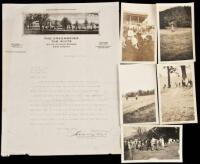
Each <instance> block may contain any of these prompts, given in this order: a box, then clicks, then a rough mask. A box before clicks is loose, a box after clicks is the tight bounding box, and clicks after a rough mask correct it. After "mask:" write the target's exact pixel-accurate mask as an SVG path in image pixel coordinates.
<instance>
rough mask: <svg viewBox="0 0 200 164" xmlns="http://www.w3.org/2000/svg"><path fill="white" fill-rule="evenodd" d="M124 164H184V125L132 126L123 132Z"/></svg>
mask: <svg viewBox="0 0 200 164" xmlns="http://www.w3.org/2000/svg"><path fill="white" fill-rule="evenodd" d="M121 147H122V157H121V158H122V159H121V160H122V162H123V163H139V162H182V125H138V126H137V125H131V126H123V130H122V139H121Z"/></svg>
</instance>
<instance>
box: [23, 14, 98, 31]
mask: <svg viewBox="0 0 200 164" xmlns="http://www.w3.org/2000/svg"><path fill="white" fill-rule="evenodd" d="M24 34H99V13H63V14H61V13H54V14H52V13H29V14H25V15H24Z"/></svg>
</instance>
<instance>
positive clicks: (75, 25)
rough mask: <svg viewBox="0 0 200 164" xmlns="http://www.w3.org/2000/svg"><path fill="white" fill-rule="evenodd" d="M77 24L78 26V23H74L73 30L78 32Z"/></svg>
mask: <svg viewBox="0 0 200 164" xmlns="http://www.w3.org/2000/svg"><path fill="white" fill-rule="evenodd" d="M78 24H79V23H78V21H76V22H75V24H74V29H75V30H78V29H79V28H78Z"/></svg>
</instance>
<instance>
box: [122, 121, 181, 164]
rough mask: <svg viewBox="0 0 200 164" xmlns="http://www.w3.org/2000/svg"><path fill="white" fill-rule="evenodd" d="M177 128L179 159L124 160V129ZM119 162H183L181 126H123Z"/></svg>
mask: <svg viewBox="0 0 200 164" xmlns="http://www.w3.org/2000/svg"><path fill="white" fill-rule="evenodd" d="M139 126H143V127H148V126H152V127H178V128H179V157H180V158H179V159H166V160H162V159H152V160H151V159H148V160H124V127H139ZM121 162H122V163H152V162H154V163H166V162H168V163H173V162H176V163H182V162H183V125H150V124H149V125H123V126H122V127H121Z"/></svg>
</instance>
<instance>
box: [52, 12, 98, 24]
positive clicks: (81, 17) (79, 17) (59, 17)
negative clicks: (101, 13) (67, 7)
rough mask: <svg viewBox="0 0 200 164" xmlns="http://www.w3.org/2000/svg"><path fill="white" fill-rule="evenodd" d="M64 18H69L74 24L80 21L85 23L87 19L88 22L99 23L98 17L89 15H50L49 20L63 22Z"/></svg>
mask: <svg viewBox="0 0 200 164" xmlns="http://www.w3.org/2000/svg"><path fill="white" fill-rule="evenodd" d="M63 17H67V18H68V19H69V20H70V21H71V22H72V23H75V22H76V21H78V22H79V23H83V22H84V21H85V19H86V18H87V20H88V22H91V21H92V22H94V23H98V21H99V20H98V15H94V14H87V13H85V14H84V13H65V14H50V16H49V18H50V19H52V20H60V21H61V20H62V18H63Z"/></svg>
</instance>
